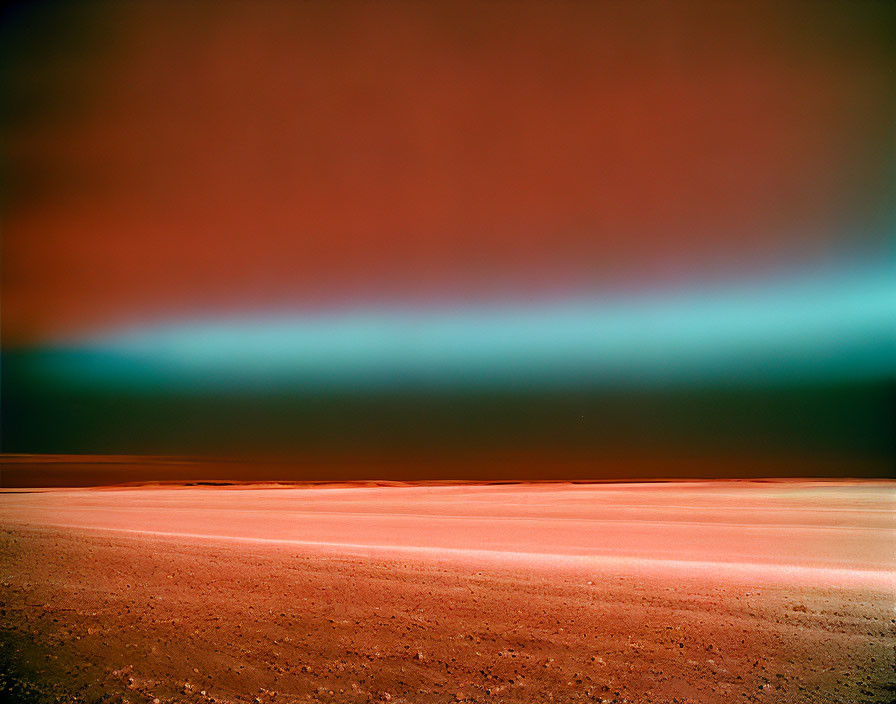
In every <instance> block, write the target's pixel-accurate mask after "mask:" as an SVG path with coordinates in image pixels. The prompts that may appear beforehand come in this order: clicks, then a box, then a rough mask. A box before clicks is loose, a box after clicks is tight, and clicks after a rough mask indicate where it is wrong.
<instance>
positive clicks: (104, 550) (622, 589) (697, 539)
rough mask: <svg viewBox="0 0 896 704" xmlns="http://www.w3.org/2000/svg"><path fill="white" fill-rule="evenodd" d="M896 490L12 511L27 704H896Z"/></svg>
mask: <svg viewBox="0 0 896 704" xmlns="http://www.w3.org/2000/svg"><path fill="white" fill-rule="evenodd" d="M894 502H896V483H892V482H886V481H876V482H863V481H831V480H825V481H818V482H812V481H765V482H762V481H715V482H713V481H707V482H696V481H691V482H656V483H563V482H550V483H519V484H513V483H505V484H452V483H443V484H440V483H431V484H423V485H414V484H400V483H391V484H389V483H354V484H352V483H345V484H319V485H303V484H292V485H290V484H230V485H224V486H215V485H209V484H194V485H190V484H189V483H183V484H157V485H142V486H119V487H97V488H72V489H66V488H52V489H6V490H3V491H2V494H0V602H2V603H0V696H2V697H3V698H4V699H5V700H6V701H13V702H131V703H133V704H137V703H140V704H159V703H161V702H195V703H197V704H198V703H201V702H202V703H204V702H256V703H258V702H260V703H265V704H267V703H268V702H270V703H272V704H273V703H276V702H308V701H314V702H371V701H374V702H396V703H397V702H459V701H466V702H616V703H622V702H700V703H707V704H714V703H716V702H718V703H720V704H721V703H723V702H724V703H728V702H787V703H788V704H789V703H793V702H844V703H846V702H890V701H892V700H893V699H894V697H896V669H894V668H896V621H894V617H896V611H894V603H896V549H894V548H896V512H894V507H896V503H894Z"/></svg>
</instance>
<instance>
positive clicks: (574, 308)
mask: <svg viewBox="0 0 896 704" xmlns="http://www.w3.org/2000/svg"><path fill="white" fill-rule="evenodd" d="M0 32H2V35H0V46H2V47H3V48H2V49H0V52H2V61H0V64H2V91H3V96H4V102H6V104H7V105H8V106H9V107H8V109H7V110H6V112H5V117H4V118H3V119H4V122H3V131H4V136H5V147H4V149H5V152H6V159H5V178H4V182H5V186H4V192H5V198H4V203H3V206H2V207H3V211H2V218H3V223H2V224H3V228H2V229H3V260H2V267H3V271H2V273H3V280H2V299H3V300H2V314H3V321H2V323H3V325H2V336H3V347H4V350H5V352H6V354H5V357H6V359H5V360H4V362H5V364H4V384H5V386H6V388H7V394H6V396H7V398H6V401H7V403H6V404H5V406H6V408H5V410H4V420H5V421H7V422H9V421H10V419H11V414H12V413H13V412H15V414H16V417H15V418H14V419H12V422H11V427H13V429H14V431H15V432H14V434H13V439H12V441H10V440H9V439H8V437H9V435H8V433H7V436H8V437H7V439H6V440H5V443H4V444H5V446H6V447H7V448H8V447H13V448H15V449H28V447H30V446H32V445H34V441H33V438H35V437H37V436H38V435H39V433H38V428H39V427H43V425H42V423H43V422H45V421H40V418H43V417H44V416H46V414H47V413H48V411H47V407H46V404H48V403H51V404H57V405H58V404H59V403H62V406H65V404H66V403H69V404H70V405H69V406H65V407H71V408H73V409H76V408H78V407H83V406H84V403H85V402H83V399H82V401H75V400H73V399H74V398H75V397H76V396H77V394H80V393H88V392H89V393H91V394H99V393H112V392H111V391H109V388H110V387H109V384H110V383H111V384H112V386H113V387H114V386H115V384H116V383H118V384H121V386H120V388H118V389H117V391H116V393H120V394H134V393H136V394H138V396H139V395H140V394H142V395H143V396H141V398H143V397H144V396H145V395H146V393H147V392H148V391H152V392H153V393H154V394H157V395H158V396H160V397H161V398H168V399H169V401H170V404H171V406H170V407H171V408H179V407H180V406H178V404H180V403H181V401H180V400H178V399H176V398H174V396H172V394H171V388H170V387H171V384H172V383H173V384H174V385H175V386H177V387H180V386H182V385H184V384H185V385H186V387H188V388H193V389H194V390H195V388H196V386H197V384H196V382H197V380H198V381H199V382H201V383H200V384H199V385H200V386H204V387H209V388H206V389H205V391H204V393H206V394H207V395H208V396H209V398H210V400H209V401H208V402H209V403H213V402H214V398H215V394H217V393H230V392H231V391H232V390H233V389H234V387H239V388H242V387H245V386H246V385H248V386H253V384H254V386H253V389H254V391H253V393H256V392H258V391H259V385H258V383H257V381H258V379H259V378H263V379H264V382H265V384H266V385H267V386H264V385H262V386H264V388H269V387H270V388H273V390H276V391H277V392H278V393H283V387H284V386H286V387H289V388H291V389H293V390H294V391H295V392H296V393H299V394H301V393H305V392H310V391H309V390H311V391H314V393H318V392H319V391H320V390H321V387H322V386H323V387H330V388H335V387H338V388H339V389H340V392H341V393H345V392H351V391H352V390H353V389H355V390H358V389H362V388H365V387H369V386H370V385H371V381H372V380H374V381H375V380H376V379H380V380H382V379H383V378H386V379H392V380H396V379H397V380H399V381H401V383H394V384H391V385H390V384H386V386H389V387H390V388H392V387H395V388H392V390H396V389H404V390H407V388H408V387H412V388H418V387H421V384H419V383H418V382H420V381H421V380H425V379H432V378H437V379H439V380H440V382H439V384H440V385H441V388H442V389H443V391H444V388H445V387H446V386H448V387H452V386H457V387H458V389H460V390H461V391H463V390H464V389H467V390H469V389H468V387H469V381H470V379H474V380H475V379H477V378H479V379H480V380H481V381H483V382H490V383H491V387H494V386H495V383H494V382H495V380H496V379H497V380H498V382H500V381H501V379H502V378H503V379H504V382H503V384H502V383H498V386H501V387H502V388H504V389H505V390H509V391H513V390H514V389H516V390H527V391H528V390H531V388H532V387H533V385H534V386H535V387H539V384H538V383H537V382H538V380H539V379H541V380H542V381H544V380H551V379H554V380H557V379H565V380H566V381H567V382H568V380H569V378H570V377H569V374H568V373H567V371H568V369H569V367H570V365H571V364H572V366H573V367H575V366H576V365H578V368H579V370H580V371H579V373H578V375H576V374H573V378H574V380H575V382H576V384H578V383H579V382H581V381H582V380H583V379H584V380H586V381H587V384H586V386H587V385H588V384H591V385H593V386H595V389H596V390H595V391H594V393H595V394H598V395H599V393H601V392H600V388H602V387H613V388H618V387H619V386H625V385H626V384H627V383H637V384H640V383H641V382H642V381H644V379H649V380H650V381H651V383H652V384H653V385H654V386H657V387H662V388H666V387H668V386H670V385H671V386H674V387H676V389H678V390H677V391H676V393H679V392H680V391H681V388H682V387H683V388H684V389H685V390H686V389H687V388H688V385H689V384H691V383H692V382H694V381H695V380H696V381H699V382H700V384H702V385H704V386H705V383H704V382H706V381H707V380H709V381H711V382H712V383H714V384H715V383H720V384H721V385H722V386H728V387H730V386H732V385H734V386H738V385H739V386H740V387H744V388H745V389H746V390H745V391H743V393H754V392H756V390H757V389H760V391H761V389H763V388H765V387H767V386H768V387H774V388H779V387H781V386H782V385H783V386H787V383H788V381H792V382H793V383H802V384H805V383H811V384H814V385H816V386H818V385H819V384H820V385H825V384H828V385H831V384H834V385H838V386H837V388H838V389H839V388H842V386H843V384H861V385H862V388H863V389H870V391H869V392H868V393H870V394H871V395H872V396H873V400H868V401H867V403H864V402H862V401H861V400H857V401H856V403H857V404H858V406H850V408H852V409H853V410H855V408H858V407H860V408H861V409H862V413H861V414H859V415H862V417H866V416H868V417H873V418H874V419H875V422H877V423H880V425H881V427H883V426H885V424H886V422H887V421H888V420H889V417H882V416H880V415H879V413H878V412H877V411H875V410H874V409H879V408H881V407H882V406H881V405H880V404H881V403H882V402H881V400H880V399H881V398H887V397H889V396H888V394H892V388H893V377H894V365H893V362H892V359H893V358H894V357H893V356H892V355H891V353H892V352H893V349H894V344H896V343H894V336H896V331H894V325H891V324H890V321H891V320H896V306H894V290H896V245H894V242H896V208H894V203H896V198H894V193H896V136H894V124H896V90H894V86H896V81H894V67H896V51H894V49H893V47H894V46H896V13H894V10H893V7H892V6H891V5H889V4H887V3H880V2H855V3H848V4H847V3H834V4H828V3H806V4H803V3H797V2H792V3H762V2H756V3H753V2H751V3H688V4H676V3H624V4H623V3H586V2H581V3H547V2H544V3H523V4H520V3H470V4H466V3H413V4H411V3H390V4H370V3H363V4H362V3H320V4H314V3H310V4H305V3H303V4H292V3H285V2H283V3H280V2H261V3H242V2H223V3H175V2H135V3H84V4H81V3H78V4H72V5H66V4H57V3H23V4H20V5H17V6H13V7H11V8H9V9H7V10H5V11H4V15H3V20H2V29H0ZM891 313H892V314H893V316H892V318H891V315H890V314H891ZM359 316H360V318H359ZM352 320H354V321H355V322H354V323H352V322H351V321H352ZM359 320H360V322H358V321H359ZM321 321H324V322H323V323H321ZM321 325H323V328H321ZM353 325H354V327H352V326H353ZM315 326H316V327H315ZM327 326H329V327H327ZM346 326H348V327H346ZM402 326H403V327H402ZM322 329H324V332H323V333H322V332H321V330H322ZM315 331H316V332H315ZM327 331H328V332H327ZM446 331H447V332H446ZM801 332H805V333H806V334H805V335H801ZM315 335H316V336H317V337H315ZM440 336H441V337H440ZM421 340H422V342H421ZM427 345H429V347H427ZM533 350H535V352H533ZM538 350H540V352H539V351H538ZM340 354H341V355H342V357H340ZM10 355H15V357H14V358H13V357H11V356H10ZM66 355H69V356H66ZM85 355H86V356H85ZM109 355H112V356H111V357H110V356H109ZM315 355H317V356H316V357H315ZM539 355H540V356H539ZM309 359H311V360H312V361H311V362H309V363H307V364H306V362H307V361H308V360H309ZM483 359H485V360H486V361H487V362H488V363H487V364H485V365H484V366H483V361H482V360H483ZM22 360H24V361H22ZM48 360H49V361H48ZM147 360H151V363H147ZM271 360H274V362H272V361H271ZM301 360H305V362H302V361H301ZM314 360H316V361H314ZM339 360H342V361H341V362H340V361H339ZM421 360H422V361H421ZM644 360H648V361H647V362H645V361H644ZM424 362H425V365H428V366H427V367H426V369H425V370H423V371H421V369H420V365H421V364H423V363H424ZM303 364H304V365H305V366H303ZM272 365H273V366H272ZM277 365H279V366H277ZM315 365H316V366H315ZM340 365H341V366H340ZM162 366H165V368H166V370H167V371H166V372H165V374H161V375H160V372H159V369H160V368H161V367H162ZM275 367H276V368H277V369H280V371H279V372H276V373H274V374H273V376H271V374H272V372H271V370H272V369H274V368H275ZM172 369H175V371H176V373H174V374H173V376H172V372H171V370H172ZM770 369H771V372H770V371H769V370H770ZM91 370H92V371H91ZM122 370H124V371H122ZM259 370H261V372H259ZM499 370H503V371H504V377H502V376H501V374H500V373H497V372H498V371H499ZM700 370H703V371H705V372H706V373H702V372H701V371H700ZM707 370H708V371H707ZM775 370H777V371H775ZM116 374H117V375H118V377H117V379H118V380H117V381H115V377H116ZM259 374H260V375H259ZM324 378H330V379H331V380H332V379H333V378H335V379H336V381H337V383H335V384H333V383H330V384H323V385H322V384H321V383H320V382H321V380H322V379H324ZM166 379H167V382H165V380H166ZM253 379H254V380H255V381H254V382H253ZM110 380H111V381H110ZM452 380H455V381H457V380H460V381H458V383H457V384H454V383H453V382H452ZM163 382H165V383H163ZM156 383H157V384H158V386H156V387H154V388H148V387H153V384H156ZM166 383H167V384H168V386H167V387H166ZM378 383H379V382H377V383H374V385H375V386H376V385H377V384H378ZM700 384H698V386H699V385H700ZM54 385H55V386H54ZM92 385H93V386H92ZM379 385H380V386H382V384H379ZM485 385H486V386H488V385H489V384H485ZM422 386H426V385H425V384H423V385H422ZM541 386H542V387H544V386H545V385H544V384H542V385H541ZM547 386H550V384H547ZM50 387H54V390H53V392H52V393H51V394H50V396H47V395H46V394H48V393H50V392H49V391H48V390H47V389H48V388H50ZM67 387H71V390H70V393H69V392H66V391H65V389H66V388H67ZM10 389H11V390H10ZM166 389H167V390H166ZM209 389H210V390H209ZM215 389H217V391H216V390H215ZM269 390H270V389H269ZM418 390H419V388H418ZM762 393H765V392H764V391H762ZM813 393H814V392H813ZM819 393H820V392H819ZM838 393H839V392H838ZM850 393H852V392H850ZM856 393H858V392H856ZM66 394H68V395H66ZM73 394H74V395H73ZM60 395H61V396H60ZM882 395H883V396H882ZM50 397H52V399H51V400H48V399H49V398H50ZM60 397H64V399H67V400H66V401H65V403H63V402H62V401H60ZM38 398H39V399H41V400H40V401H37V400H35V399H38ZM595 398H596V397H595ZM813 398H814V397H813ZM831 398H834V396H831ZM856 398H857V399H861V398H866V397H862V396H861V394H859V395H858V396H856ZM870 398H871V396H869V397H867V399H870ZM10 399H11V400H10ZM816 401H817V399H816ZM816 401H813V402H812V403H816ZM135 403H137V401H135ZM302 403H305V401H302ZM737 403H740V401H737ZM807 403H808V401H807ZM887 403H888V402H886V401H884V402H883V404H884V406H886V404H887ZM79 404H80V406H79ZM863 404H864V405H863ZM10 405H11V406H12V408H13V410H9V408H10ZM88 405H89V404H88ZM163 405H164V404H163ZM549 405H550V404H549ZM54 408H56V406H54ZM72 412H75V411H72ZM844 412H846V411H844ZM303 413H304V411H303ZM875 413H878V415H875ZM163 415H164V414H163ZM747 415H749V414H747ZM698 416H699V414H698ZM91 417H93V416H91ZM96 417H97V418H99V419H101V418H102V414H101V413H97V416H96ZM303 417H304V416H303ZM738 417H739V416H738ZM66 418H68V416H67V415H65V413H62V416H61V417H60V419H59V422H61V423H64V422H66V421H65V419H66ZM141 418H143V416H141ZM153 422H156V421H153ZM209 422H211V421H209ZM334 422H335V421H334ZM732 422H734V421H732ZM738 422H740V421H738ZM807 422H809V421H807ZM7 424H8V425H9V423H7ZM695 424H697V425H699V422H698V421H696V420H695ZM84 432H85V433H87V435H91V433H92V434H93V436H95V437H96V438H106V439H107V440H108V437H109V432H110V431H109V429H108V427H106V425H104V423H103V422H102V421H101V420H97V421H96V425H95V428H94V430H93V431H90V432H88V431H86V430H85V431H84ZM788 432H790V431H788V430H782V431H780V432H779V433H778V435H781V434H783V435H787V433H788ZM844 432H845V431H844ZM734 434H736V432H735V433H734ZM161 435H164V433H162V434H161ZM748 436H749V432H747V431H745V437H748ZM66 437H70V436H69V435H66ZM122 437H124V436H122ZM129 437H130V436H129ZM514 437H516V436H514ZM776 437H777V436H776ZM800 437H802V436H800ZM630 440H631V442H633V443H635V444H637V433H632V438H630ZM104 442H105V441H99V440H97V441H95V444H96V448H97V449H98V450H102V449H103V448H105V447H106V445H105V444H104ZM110 442H111V441H110ZM263 442H264V441H263V439H260V440H259V443H260V444H263ZM508 442H510V441H509V440H508ZM514 442H515V440H514ZM794 442H795V444H796V445H797V446H799V445H800V443H801V442H803V440H799V441H794ZM112 444H113V445H114V446H115V447H116V448H118V449H121V448H124V449H128V443H127V442H125V441H124V440H122V441H121V442H119V443H118V444H115V443H114V442H113V443H112ZM206 444H208V443H206ZM211 444H212V445H213V444H214V440H212V441H211ZM51 445H52V443H51ZM77 445H78V447H79V448H90V447H91V441H90V440H89V439H83V438H82V440H81V441H80V442H79V443H78V444H77ZM135 445H139V446H140V447H139V448H137V449H141V450H146V449H152V450H154V451H161V452H164V451H167V450H172V451H173V450H177V449H180V445H178V444H177V443H174V444H172V445H170V446H166V445H165V443H164V442H162V441H160V443H159V444H158V446H155V447H151V445H152V443H149V444H147V443H136V444H135ZM53 447H61V448H62V449H65V442H62V441H60V442H59V443H57V444H56V445H53ZM869 447H872V449H873V451H874V452H876V453H878V454H880V452H881V450H880V448H882V447H889V445H887V443H886V442H885V441H884V440H883V439H882V438H878V439H877V440H875V441H874V442H871V444H870V445H869ZM875 448H876V449H875ZM34 449H39V448H34Z"/></svg>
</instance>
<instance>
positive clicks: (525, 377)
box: [37, 264, 896, 391]
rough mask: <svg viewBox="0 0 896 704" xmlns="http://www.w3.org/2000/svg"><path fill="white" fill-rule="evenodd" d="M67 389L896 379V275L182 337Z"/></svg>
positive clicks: (146, 340)
mask: <svg viewBox="0 0 896 704" xmlns="http://www.w3.org/2000/svg"><path fill="white" fill-rule="evenodd" d="M37 364H38V365H39V366H40V371H41V372H42V373H43V374H45V375H50V376H52V377H55V378H64V380H65V381H66V382H67V383H76V384H79V385H80V384H85V385H88V386H91V385H95V386H112V387H119V386H120V387H124V388H140V389H147V390H150V389H159V390H165V389H172V388H176V389H184V390H187V389H197V390H211V391H213V390H215V389H220V390H226V389H231V390H235V389H249V390H286V391H292V390H296V391H297V390H309V391H315V390H350V391H358V390H365V389H366V390H383V389H385V390H389V389H407V388H418V387H419V388H446V389H461V390H462V389H481V388H492V387H494V388H504V389H529V388H530V389H544V388H554V387H557V388H561V387H573V388H580V387H589V386H595V387H601V386H615V385H622V386H626V385H638V386H640V385H643V386H648V387H665V386H704V385H731V384H734V385H740V384H745V385H764V384H770V385H780V384H789V383H804V382H813V381H838V380H843V381H847V380H851V381H861V380H864V379H869V380H873V379H877V380H879V379H881V378H894V377H896V267H894V266H892V265H889V264H888V265H886V266H879V267H877V268H875V269H872V270H868V269H866V270H864V271H862V270H854V271H851V272H849V273H842V272H841V273H839V274H829V275H826V276H816V277H814V278H813V277H806V278H801V279H796V280H790V281H785V282H777V283H775V282H765V283H762V284H753V285H742V286H737V287H735V286H729V287H727V288H719V289H717V290H706V289H704V290H699V291H689V292H688V291H684V292H681V291H679V292H676V293H674V294H667V295H660V294H656V295H650V296H641V297H633V298H627V299H584V298H581V299H575V300H564V301H556V302H545V303H539V304H527V305H523V304H517V305H480V306H471V307H463V308H454V309H448V308H443V309H419V308H418V309H414V308H399V307H394V308H371V309H366V310H353V311H344V312H336V313H332V312H330V313H325V314H302V315H298V314H285V313H284V314H268V315H254V316H241V317H229V318H215V319H198V320H188V321H183V322H172V323H167V324H161V325H154V326H148V327H144V328H139V329H134V330H128V331H118V332H113V333H110V334H105V335H102V336H98V337H95V338H92V339H89V340H86V341H84V342H82V343H80V344H78V345H75V346H70V347H66V348H57V349H55V350H53V351H51V352H49V353H47V354H45V355H44V356H43V357H42V358H41V359H40V360H39V361H38V362H37Z"/></svg>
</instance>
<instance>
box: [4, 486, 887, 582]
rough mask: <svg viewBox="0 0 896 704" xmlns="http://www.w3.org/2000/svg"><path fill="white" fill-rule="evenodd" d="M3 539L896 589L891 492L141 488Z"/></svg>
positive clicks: (33, 509)
mask: <svg viewBox="0 0 896 704" xmlns="http://www.w3.org/2000/svg"><path fill="white" fill-rule="evenodd" d="M0 505H2V507H3V510H2V512H0V524H5V525H7V526H11V525H16V526H18V527H23V526H28V527H34V528H40V527H63V528H66V529H70V530H76V531H80V530H87V531H89V532H91V533H93V532H95V531H114V532H116V533H119V534H121V533H125V534H140V535H142V536H144V537H146V538H152V539H158V540H166V541H171V540H176V541H179V542H183V541H187V542H191V543H203V542H206V541H213V542H221V541H226V542H233V541H236V542H240V543H246V544H250V545H251V544H258V543H264V544H267V545H269V546H271V547H279V548H281V549H283V550H288V551H290V553H295V552H300V553H316V554H321V553H323V554H327V553H331V554H352V555H365V554H366V555H371V554H375V555H377V556H379V557H382V556H392V555H394V556H405V557H409V558H417V559H421V560H426V561H438V562H447V563H454V564H460V563H463V564H467V565H468V564H474V565H475V564H480V565H485V566H487V565H489V564H510V565H516V566H517V567H525V568H526V569H532V570H536V571H542V570H561V571H563V572H570V571H572V572H576V573H582V575H583V578H588V577H587V575H591V576H593V577H594V578H595V579H599V578H600V576H601V575H602V574H607V573H613V574H617V573H625V574H662V575H666V576H669V577H673V576H680V577H689V576H694V577H707V578H711V579H734V580H736V581H742V580H743V581H760V582H764V583H786V584H805V585H807V586H810V585H811V586H837V585H843V586H856V587H858V586H866V587H872V588H878V589H884V590H894V589H896V549H894V548H896V511H894V507H896V484H893V483H887V482H874V483H872V482H771V483H755V482H718V483H712V482H706V483H702V482H701V483H698V482H683V483H658V484H592V485H583V484H578V485H577V484H562V483H557V484H528V485H527V484H521V485H497V486H495V485H450V486H449V485H443V486H390V487H382V486H379V487H369V486H367V487H358V486H344V487H339V488H332V487H302V488H294V487H290V488H283V487H275V486H271V485H254V486H249V487H247V486H245V485H243V486H236V487H201V486H200V487H195V486H194V487H186V486H176V487H170V486H161V487H160V486H146V487H127V488H114V489H53V490H40V491H38V492H33V493H23V492H17V491H13V492H9V493H6V494H5V495H3V497H2V503H0Z"/></svg>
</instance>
